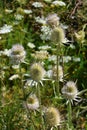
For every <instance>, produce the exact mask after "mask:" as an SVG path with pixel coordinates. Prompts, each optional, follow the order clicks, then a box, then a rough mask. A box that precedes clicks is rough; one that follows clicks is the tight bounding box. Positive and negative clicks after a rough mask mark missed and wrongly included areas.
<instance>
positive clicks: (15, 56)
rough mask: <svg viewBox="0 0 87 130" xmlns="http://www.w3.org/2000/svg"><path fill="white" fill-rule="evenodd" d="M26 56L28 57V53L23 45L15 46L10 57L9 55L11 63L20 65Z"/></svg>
mask: <svg viewBox="0 0 87 130" xmlns="http://www.w3.org/2000/svg"><path fill="white" fill-rule="evenodd" d="M25 56H26V52H25V50H24V48H23V46H22V45H20V44H15V45H13V47H12V48H11V52H10V55H9V57H10V59H11V63H13V64H19V63H21V62H23V61H24V59H25Z"/></svg>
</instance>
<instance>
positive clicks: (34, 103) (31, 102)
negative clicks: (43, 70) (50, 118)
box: [24, 94, 39, 110]
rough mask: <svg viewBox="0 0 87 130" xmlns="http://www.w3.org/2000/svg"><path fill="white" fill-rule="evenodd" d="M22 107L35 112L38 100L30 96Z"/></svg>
mask: <svg viewBox="0 0 87 130" xmlns="http://www.w3.org/2000/svg"><path fill="white" fill-rule="evenodd" d="M24 107H25V108H28V109H30V110H37V109H38V108H39V100H38V98H37V97H36V95H35V94H31V95H30V96H29V97H28V99H27V102H24Z"/></svg>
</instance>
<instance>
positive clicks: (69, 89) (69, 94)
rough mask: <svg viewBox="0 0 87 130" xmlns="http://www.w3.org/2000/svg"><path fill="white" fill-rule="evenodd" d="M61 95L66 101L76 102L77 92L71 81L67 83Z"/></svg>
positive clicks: (74, 84)
mask: <svg viewBox="0 0 87 130" xmlns="http://www.w3.org/2000/svg"><path fill="white" fill-rule="evenodd" d="M62 94H63V95H64V96H65V98H67V99H68V100H70V101H72V100H76V101H77V99H76V98H77V95H78V90H77V86H76V83H75V82H73V81H68V82H67V83H66V84H65V85H64V86H63V88H62Z"/></svg>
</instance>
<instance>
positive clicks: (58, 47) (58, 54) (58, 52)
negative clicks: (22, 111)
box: [56, 43, 60, 97]
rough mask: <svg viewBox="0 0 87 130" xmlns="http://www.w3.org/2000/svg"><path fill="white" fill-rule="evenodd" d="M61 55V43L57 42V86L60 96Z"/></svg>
mask: <svg viewBox="0 0 87 130" xmlns="http://www.w3.org/2000/svg"><path fill="white" fill-rule="evenodd" d="M59 56H60V43H58V44H57V50H56V58H57V59H56V60H57V78H56V88H57V93H58V97H59V95H60V93H59Z"/></svg>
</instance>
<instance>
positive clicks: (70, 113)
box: [68, 101, 72, 130]
mask: <svg viewBox="0 0 87 130" xmlns="http://www.w3.org/2000/svg"><path fill="white" fill-rule="evenodd" d="M68 125H69V128H68V129H69V130H70V128H72V106H71V101H69V102H68Z"/></svg>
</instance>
